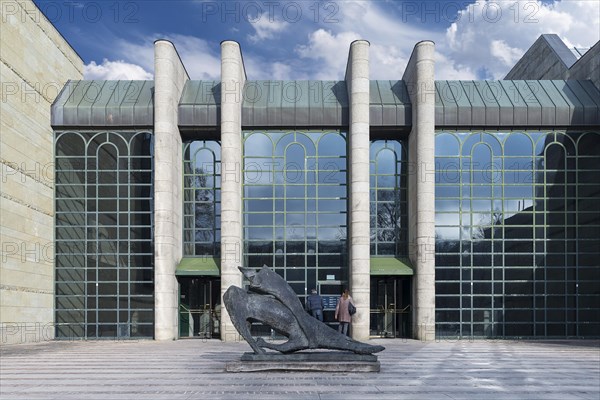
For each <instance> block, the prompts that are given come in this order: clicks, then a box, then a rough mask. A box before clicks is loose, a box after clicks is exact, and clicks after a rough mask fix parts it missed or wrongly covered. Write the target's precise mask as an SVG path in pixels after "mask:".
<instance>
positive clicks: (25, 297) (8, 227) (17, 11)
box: [0, 0, 83, 344]
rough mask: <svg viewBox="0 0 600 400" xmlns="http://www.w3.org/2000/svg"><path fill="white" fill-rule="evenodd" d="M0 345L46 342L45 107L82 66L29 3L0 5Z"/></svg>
mask: <svg viewBox="0 0 600 400" xmlns="http://www.w3.org/2000/svg"><path fill="white" fill-rule="evenodd" d="M0 20H1V22H0V168H1V170H0V257H1V258H0V343H1V344H5V343H21V342H34V341H40V340H48V339H52V338H53V337H54V329H53V325H52V324H53V322H54V312H53V309H54V201H53V198H54V165H53V159H54V145H53V143H54V142H53V131H52V128H51V126H50V105H51V104H52V102H53V101H54V99H55V97H56V96H57V95H58V92H59V90H60V89H61V88H62V87H63V86H64V84H65V82H66V81H67V80H68V79H81V78H82V76H83V62H82V60H81V59H80V58H79V56H78V55H77V54H76V53H75V51H74V50H73V49H72V48H71V47H70V45H69V44H68V43H67V42H66V41H65V40H64V38H63V37H62V36H61V35H60V34H59V33H58V31H57V30H56V29H55V28H54V27H53V26H52V24H51V23H50V22H49V21H48V20H47V19H46V18H45V17H44V16H43V14H42V13H41V12H40V11H39V10H38V9H37V8H36V6H35V5H34V4H33V2H32V1H18V2H17V1H9V0H0Z"/></svg>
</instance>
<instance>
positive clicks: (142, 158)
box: [55, 132, 154, 338]
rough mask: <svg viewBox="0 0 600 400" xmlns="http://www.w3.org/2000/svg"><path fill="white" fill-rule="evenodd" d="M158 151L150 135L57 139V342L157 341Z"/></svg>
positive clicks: (77, 135)
mask: <svg viewBox="0 0 600 400" xmlns="http://www.w3.org/2000/svg"><path fill="white" fill-rule="evenodd" d="M151 148H152V134H151V133H150V132H99V133H93V132H92V133H90V132H57V133H56V159H55V161H56V162H55V167H56V181H55V183H56V217H55V218H56V274H55V279H56V296H55V301H56V321H57V324H56V337H57V338H65V337H82V338H99V337H102V336H104V337H123V338H128V337H152V336H153V324H154V312H153V310H154V299H153V290H154V283H153V276H154V274H153V262H154V258H153V246H152V226H151V214H152V211H153V203H152V191H151V185H152V170H151V166H152V152H151ZM117 294H118V295H119V296H118V298H117V297H115V296H116V295H117Z"/></svg>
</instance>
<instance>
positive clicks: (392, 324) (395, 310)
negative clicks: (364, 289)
mask: <svg viewBox="0 0 600 400" xmlns="http://www.w3.org/2000/svg"><path fill="white" fill-rule="evenodd" d="M410 297H411V296H410V278H406V277H385V276H381V277H371V327H370V331H371V336H378V337H384V338H400V337H411V321H410V318H411V316H410Z"/></svg>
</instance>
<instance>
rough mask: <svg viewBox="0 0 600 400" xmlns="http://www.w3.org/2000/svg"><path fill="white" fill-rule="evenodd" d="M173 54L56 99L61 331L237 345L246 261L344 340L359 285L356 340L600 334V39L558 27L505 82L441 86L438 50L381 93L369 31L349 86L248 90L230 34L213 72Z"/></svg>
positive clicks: (165, 46) (425, 49) (425, 52)
mask: <svg viewBox="0 0 600 400" xmlns="http://www.w3.org/2000/svg"><path fill="white" fill-rule="evenodd" d="M175 46H176V43H175V44H173V43H170V42H168V41H164V40H159V41H157V42H156V43H155V61H156V63H155V64H156V71H155V78H154V80H152V81H89V80H71V81H69V82H67V83H66V84H65V86H64V87H63V88H62V90H61V92H60V93H59V94H58V96H57V98H56V100H55V101H54V104H53V105H52V109H51V125H52V128H53V130H54V146H55V153H54V157H55V160H54V161H55V165H56V174H55V182H53V185H54V202H55V210H56V213H55V218H54V235H55V237H54V238H53V239H52V240H53V242H54V243H55V249H56V254H55V260H54V269H55V274H54V279H55V281H54V286H55V292H54V299H55V307H54V309H53V312H54V315H55V320H54V333H55V336H56V337H57V338H59V339H67V338H84V339H99V338H115V337H116V338H154V339H157V340H171V339H178V338H184V337H201V338H221V339H222V340H226V341H233V340H236V339H237V332H236V331H235V328H234V327H233V326H232V324H231V322H230V320H229V316H228V315H227V311H226V310H225V309H224V308H222V307H221V296H222V294H223V293H224V291H225V290H226V289H227V288H228V287H229V286H230V285H232V284H233V285H237V286H243V285H244V281H243V279H242V276H241V274H240V273H239V271H238V270H237V267H238V266H240V265H242V266H246V267H257V268H258V267H261V266H262V265H267V266H269V267H270V268H272V269H273V270H274V271H275V272H277V273H278V274H280V275H281V276H282V277H283V278H284V279H285V280H286V281H287V282H289V284H290V286H291V287H292V288H293V289H294V290H295V291H296V293H297V294H298V296H299V297H300V299H301V300H302V301H304V300H305V298H306V296H307V295H308V294H309V293H310V291H311V289H313V288H317V289H318V290H319V292H320V293H321V295H322V296H323V297H324V298H325V300H326V308H325V321H326V322H327V323H329V324H330V325H331V326H332V327H334V328H335V326H336V321H334V319H333V311H334V309H335V305H336V301H337V298H338V297H339V295H340V293H341V292H342V290H343V289H344V288H346V287H348V288H349V289H350V291H351V294H352V296H353V298H354V300H355V302H356V305H357V308H358V313H357V315H356V316H355V319H354V321H353V324H352V335H353V336H354V337H355V338H357V339H359V340H364V339H368V338H369V337H412V338H418V339H421V340H433V339H435V338H440V337H450V338H464V337H499V338H512V337H556V338H565V337H598V336H599V332H600V264H599V261H598V260H600V250H599V249H600V201H599V200H600V183H599V181H598V178H597V177H598V176H599V173H600V81H599V80H598V69H597V62H595V61H594V60H596V61H597V59H598V57H599V55H600V45H599V44H596V45H595V46H594V47H592V48H591V49H590V50H589V51H588V52H587V53H585V54H584V55H583V56H580V55H578V56H575V55H574V54H573V53H571V52H569V51H568V49H567V47H566V46H565V45H564V44H562V42H560V40H558V38H557V37H556V36H555V35H542V36H541V37H540V38H539V39H538V41H536V43H534V45H533V46H532V48H531V49H530V50H529V51H528V52H527V53H526V54H525V55H524V56H523V58H522V59H521V60H520V61H519V62H518V63H517V64H516V65H515V67H514V68H513V70H511V72H510V73H509V74H508V75H507V77H506V79H505V80H499V81H440V80H437V81H436V80H435V73H434V70H435V61H434V44H433V43H432V42H428V41H424V42H420V43H418V44H416V45H415V48H414V50H413V54H412V56H411V58H410V61H409V63H408V65H407V67H406V71H405V73H404V75H403V76H399V77H398V79H397V80H393V81H376V80H370V79H369V43H368V42H366V41H363V40H359V41H356V42H353V43H352V45H351V47H350V50H349V56H348V65H347V70H346V75H345V77H343V79H341V80H339V81H277V80H269V81H256V80H251V79H249V78H250V77H247V75H246V70H245V68H244V63H243V58H242V51H241V49H240V46H239V45H238V44H237V43H235V42H230V41H225V42H223V43H222V44H221V52H222V60H221V62H222V68H221V72H222V76H221V80H219V81H199V80H192V79H190V77H189V76H188V75H187V72H186V70H185V67H184V65H183V64H182V62H181V60H180V58H179V56H178V54H177V50H176V47H175ZM540 51H542V53H543V54H546V53H548V54H550V56H548V57H545V58H544V59H543V60H540V59H539V54H540ZM544 52H545V53H544ZM569 54H570V56H569ZM540 63H550V64H552V68H546V69H544V68H538V66H539V64H540ZM534 66H535V68H534ZM594 68H595V69H594ZM542 70H543V71H548V72H545V73H543V74H541V75H536V73H537V72H536V71H542ZM74 78H77V76H74ZM253 330H254V333H255V334H256V335H264V336H276V335H277V333H276V332H272V331H271V330H270V329H269V328H268V327H264V326H260V325H254V326H253Z"/></svg>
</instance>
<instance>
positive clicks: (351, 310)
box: [348, 303, 356, 315]
mask: <svg viewBox="0 0 600 400" xmlns="http://www.w3.org/2000/svg"><path fill="white" fill-rule="evenodd" d="M348 314H350V315H354V314H356V307H355V306H354V304H352V303H348Z"/></svg>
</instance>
